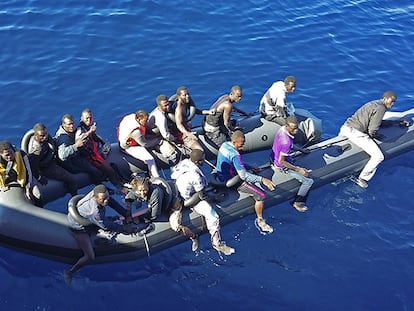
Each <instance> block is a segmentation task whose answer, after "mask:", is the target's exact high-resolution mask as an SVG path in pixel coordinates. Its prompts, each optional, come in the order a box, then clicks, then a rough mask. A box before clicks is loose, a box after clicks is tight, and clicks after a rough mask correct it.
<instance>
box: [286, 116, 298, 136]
mask: <svg viewBox="0 0 414 311" xmlns="http://www.w3.org/2000/svg"><path fill="white" fill-rule="evenodd" d="M285 122H286V123H285V127H286V131H287V132H288V133H289V134H290V135H292V136H295V135H296V133H297V132H298V126H299V123H298V119H297V118H296V117H295V116H289V117H287V118H286V121H285Z"/></svg>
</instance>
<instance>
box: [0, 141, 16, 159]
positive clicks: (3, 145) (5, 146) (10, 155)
mask: <svg viewBox="0 0 414 311" xmlns="http://www.w3.org/2000/svg"><path fill="white" fill-rule="evenodd" d="M0 156H1V158H2V159H3V160H4V161H6V162H9V161H13V160H14V148H13V146H12V144H11V143H10V142H8V141H2V142H0Z"/></svg>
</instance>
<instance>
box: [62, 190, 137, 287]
mask: <svg viewBox="0 0 414 311" xmlns="http://www.w3.org/2000/svg"><path fill="white" fill-rule="evenodd" d="M71 205H74V206H71ZM107 205H108V206H110V207H111V208H113V209H114V210H115V211H116V212H118V213H119V214H120V215H122V216H124V217H126V216H127V212H126V210H125V209H124V208H123V207H122V206H121V205H120V204H119V203H118V202H116V201H115V200H114V199H113V198H111V197H110V196H109V193H108V189H107V188H106V187H105V186H104V185H103V184H99V185H97V186H95V188H94V189H93V190H92V191H90V192H89V193H88V194H86V195H85V196H83V197H82V196H75V197H74V198H72V199H71V200H70V201H69V206H68V210H69V212H68V216H67V219H68V224H69V229H70V232H71V233H72V235H73V237H74V238H75V240H76V242H77V243H78V246H79V248H80V249H81V250H82V252H83V255H82V257H80V258H79V259H78V260H77V261H76V263H75V264H74V265H73V266H72V267H71V268H70V269H69V270H65V272H64V277H65V280H66V282H67V283H68V284H69V285H70V284H71V282H72V276H73V274H74V273H75V272H76V271H77V270H79V269H80V268H82V267H83V266H85V265H86V264H88V263H90V262H92V261H94V260H95V251H94V248H93V245H92V242H91V239H90V236H89V234H90V233H92V232H96V229H102V230H104V231H107V232H116V233H125V234H132V233H136V232H137V228H136V227H135V226H125V225H122V224H120V223H119V222H117V221H114V220H113V217H106V216H105V212H106V210H105V206H107ZM74 208H75V209H76V211H73V209H74Z"/></svg>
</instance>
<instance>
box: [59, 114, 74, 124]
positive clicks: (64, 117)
mask: <svg viewBox="0 0 414 311" xmlns="http://www.w3.org/2000/svg"><path fill="white" fill-rule="evenodd" d="M65 119H69V120H71V121H74V119H73V116H72V115H71V114H68V113H66V114H64V115H63V117H62V124H63V122H64V121H65Z"/></svg>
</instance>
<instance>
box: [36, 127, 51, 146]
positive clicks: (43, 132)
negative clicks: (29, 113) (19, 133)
mask: <svg viewBox="0 0 414 311" xmlns="http://www.w3.org/2000/svg"><path fill="white" fill-rule="evenodd" d="M48 136H49V133H48V132H47V129H46V126H45V125H44V124H43V123H36V124H35V125H34V126H33V139H34V140H35V141H37V142H39V143H42V142H44V141H45V140H47V138H48Z"/></svg>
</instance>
